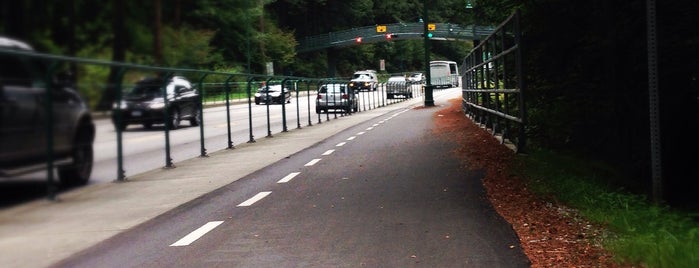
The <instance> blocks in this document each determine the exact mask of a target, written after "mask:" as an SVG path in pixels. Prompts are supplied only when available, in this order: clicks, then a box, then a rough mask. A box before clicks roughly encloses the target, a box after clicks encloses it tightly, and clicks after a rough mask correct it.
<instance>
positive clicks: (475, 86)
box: [461, 11, 526, 152]
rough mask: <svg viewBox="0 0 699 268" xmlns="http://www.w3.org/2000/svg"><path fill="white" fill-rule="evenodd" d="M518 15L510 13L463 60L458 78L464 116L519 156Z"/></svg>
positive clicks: (522, 137) (522, 113) (522, 114)
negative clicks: (460, 76) (506, 143)
mask: <svg viewBox="0 0 699 268" xmlns="http://www.w3.org/2000/svg"><path fill="white" fill-rule="evenodd" d="M519 14H520V13H519V11H516V12H515V13H513V14H512V15H511V16H510V17H509V18H508V19H507V20H505V21H504V22H503V23H502V24H501V25H500V26H498V27H497V28H496V29H495V30H494V31H493V33H492V34H491V35H489V36H488V37H487V38H486V39H484V40H483V41H482V42H481V43H480V44H478V45H477V46H476V47H474V48H473V51H472V52H471V53H470V54H469V55H467V56H466V57H465V58H464V61H463V64H462V67H461V70H462V73H461V75H462V80H463V81H462V82H463V83H462V106H463V110H464V112H465V113H466V115H467V116H469V117H470V118H472V119H473V120H474V121H475V122H476V123H479V124H481V125H482V126H484V127H485V128H487V129H489V130H490V131H492V133H493V135H501V136H502V140H501V141H502V142H503V143H504V142H506V141H508V140H509V141H512V142H513V143H514V144H515V146H516V150H517V152H523V150H524V148H525V144H526V133H525V126H526V109H525V105H524V104H525V103H524V97H523V93H524V92H525V83H524V77H523V75H524V74H523V71H522V43H521V33H520V28H519V16H520V15H519Z"/></svg>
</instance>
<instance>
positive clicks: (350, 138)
mask: <svg viewBox="0 0 699 268" xmlns="http://www.w3.org/2000/svg"><path fill="white" fill-rule="evenodd" d="M356 137H357V136H352V137H349V138H347V140H348V141H351V140H354V138H356Z"/></svg>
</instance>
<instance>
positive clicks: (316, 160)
mask: <svg viewBox="0 0 699 268" xmlns="http://www.w3.org/2000/svg"><path fill="white" fill-rule="evenodd" d="M319 161H320V158H316V159H313V160H311V161H309V162H308V163H306V164H305V165H304V166H307V167H310V166H312V165H315V164H316V163H318V162H319Z"/></svg>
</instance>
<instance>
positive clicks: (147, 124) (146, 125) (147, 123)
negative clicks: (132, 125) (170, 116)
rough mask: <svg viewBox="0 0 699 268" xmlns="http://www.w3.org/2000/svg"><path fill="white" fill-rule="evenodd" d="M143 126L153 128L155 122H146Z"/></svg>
mask: <svg viewBox="0 0 699 268" xmlns="http://www.w3.org/2000/svg"><path fill="white" fill-rule="evenodd" d="M143 128H145V129H151V128H153V123H151V122H145V123H143Z"/></svg>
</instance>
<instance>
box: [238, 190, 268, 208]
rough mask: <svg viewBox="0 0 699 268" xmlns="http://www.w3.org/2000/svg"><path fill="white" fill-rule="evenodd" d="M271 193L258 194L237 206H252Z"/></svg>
mask: <svg viewBox="0 0 699 268" xmlns="http://www.w3.org/2000/svg"><path fill="white" fill-rule="evenodd" d="M271 193H272V192H259V193H257V194H256V195H255V196H253V197H251V198H250V199H248V200H246V201H245V202H243V203H240V204H238V207H249V206H252V204H255V202H257V201H260V200H261V199H262V198H265V197H266V196H268V195H269V194H271Z"/></svg>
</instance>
